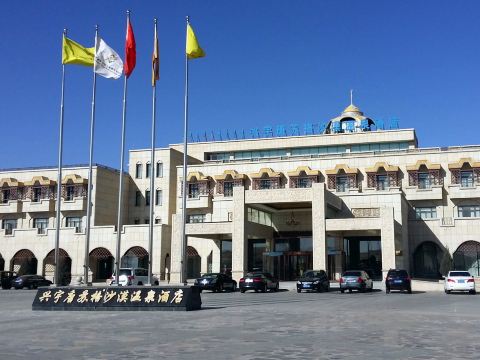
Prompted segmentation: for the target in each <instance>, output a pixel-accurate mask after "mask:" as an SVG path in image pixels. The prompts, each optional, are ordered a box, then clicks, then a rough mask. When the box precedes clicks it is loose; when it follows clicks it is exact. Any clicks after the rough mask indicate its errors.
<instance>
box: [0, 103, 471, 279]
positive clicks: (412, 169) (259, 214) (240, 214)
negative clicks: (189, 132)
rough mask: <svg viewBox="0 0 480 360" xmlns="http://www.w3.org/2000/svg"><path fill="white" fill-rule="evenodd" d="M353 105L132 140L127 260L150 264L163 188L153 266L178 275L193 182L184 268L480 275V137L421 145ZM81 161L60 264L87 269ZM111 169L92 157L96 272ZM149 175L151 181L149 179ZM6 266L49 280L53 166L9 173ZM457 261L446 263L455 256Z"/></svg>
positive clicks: (65, 209) (111, 243)
mask: <svg viewBox="0 0 480 360" xmlns="http://www.w3.org/2000/svg"><path fill="white" fill-rule="evenodd" d="M374 125H375V121H374V120H373V119H370V118H368V117H366V116H365V115H364V114H363V113H362V112H361V111H360V110H359V109H358V108H357V107H355V106H354V105H350V106H348V107H347V108H346V109H345V110H344V111H343V112H342V113H341V115H340V116H338V117H335V118H333V119H332V120H330V121H329V122H328V125H327V127H326V130H325V132H324V133H323V134H320V135H302V136H290V137H270V138H256V139H241V140H229V141H213V142H197V143H191V144H189V148H188V155H189V166H188V173H187V174H185V175H184V174H183V173H182V156H183V154H182V149H183V146H182V145H175V144H174V145H170V146H169V147H168V148H164V149H157V150H156V159H157V160H158V162H157V163H156V164H153V166H152V164H150V163H149V159H150V151H149V150H131V151H130V156H129V173H128V174H124V176H125V183H126V184H127V185H126V187H125V193H124V194H123V196H124V197H125V201H124V205H125V208H124V210H123V213H124V224H125V225H124V226H123V228H122V229H121V231H122V243H121V245H122V246H121V254H122V259H121V263H122V266H140V267H146V266H147V264H148V257H149V254H148V253H147V251H146V249H148V220H149V215H148V214H149V211H148V209H149V208H148V206H149V203H148V200H149V194H150V191H155V196H154V198H155V207H154V212H155V224H154V250H153V251H154V253H153V258H152V264H153V271H154V273H155V274H157V275H158V276H159V277H160V278H161V279H164V277H165V269H166V268H168V269H169V272H170V274H171V280H172V281H174V282H175V281H178V280H179V274H180V259H181V248H182V246H181V243H182V236H181V224H182V201H181V195H182V182H183V181H184V180H185V181H186V182H187V192H188V193H187V201H186V202H187V205H186V211H187V225H186V235H187V245H188V246H187V255H188V261H187V265H188V266H187V273H188V274H187V275H188V276H187V277H189V278H192V277H196V276H198V275H199V274H200V273H204V272H210V271H214V272H220V271H222V272H231V273H232V275H233V277H234V278H235V279H237V280H238V278H240V277H241V276H243V274H244V273H245V272H246V271H248V270H253V269H259V270H264V271H268V272H271V273H273V274H275V275H276V276H278V277H279V278H280V279H282V280H294V279H295V278H297V277H298V276H300V275H301V274H302V273H303V272H304V271H305V270H307V269H325V270H327V272H328V274H329V276H330V278H331V279H338V277H339V276H340V274H341V273H342V272H343V271H345V270H349V269H364V270H366V271H367V272H369V273H370V274H371V276H373V277H374V278H378V279H381V278H383V277H384V274H385V272H386V271H388V269H390V268H405V269H408V270H409V271H410V272H411V273H412V274H413V275H414V276H415V277H418V278H438V277H439V276H440V275H441V272H442V270H444V269H445V268H446V267H448V266H452V267H453V268H456V269H465V270H469V271H471V272H472V273H473V274H474V275H475V276H480V233H479V232H478V229H479V228H480V146H455V147H448V148H419V147H418V142H417V138H416V135H415V131H414V130H413V129H395V130H374V129H375V128H374ZM86 170H87V169H86V167H84V166H78V167H67V168H66V169H65V170H64V173H65V177H64V179H63V180H62V204H61V206H62V228H61V231H60V232H61V237H60V247H61V249H62V250H61V262H60V264H59V266H62V271H61V273H62V274H63V277H64V278H65V281H64V282H68V280H69V279H70V278H71V277H72V276H75V277H76V276H81V275H82V274H83V264H84V254H85V248H84V244H85V233H84V231H85V229H84V224H85V214H86V200H85V199H86V192H87V191H88V189H87V186H86V182H87V181H86V179H85V177H86V174H87V171H86ZM118 176H119V173H118V171H116V170H113V169H109V168H106V167H104V166H100V165H97V166H95V168H94V179H93V188H92V189H91V191H92V192H93V193H92V199H93V200H92V209H93V211H92V224H93V227H92V230H91V241H90V252H89V254H90V255H89V256H90V273H91V278H90V281H94V282H100V281H104V280H105V279H106V278H108V277H109V276H110V275H111V273H112V270H113V264H114V258H113V255H112V254H115V240H116V228H115V225H114V224H115V223H116V211H117V209H116V207H117V197H118ZM150 176H154V177H155V188H154V189H150ZM0 178H1V180H0V181H1V182H0V187H1V194H0V218H1V219H2V220H1V221H2V230H1V231H0V269H1V268H2V267H3V268H4V269H12V270H15V271H19V272H23V273H38V274H43V275H46V276H49V277H51V276H52V274H53V269H54V262H53V251H52V250H53V248H54V233H55V230H54V216H55V196H54V195H55V180H53V179H56V171H55V169H47V168H42V169H15V170H2V171H0ZM450 264H451V265H450Z"/></svg>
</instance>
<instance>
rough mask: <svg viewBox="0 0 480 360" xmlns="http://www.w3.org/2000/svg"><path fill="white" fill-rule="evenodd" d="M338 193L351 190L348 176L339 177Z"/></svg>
mask: <svg viewBox="0 0 480 360" xmlns="http://www.w3.org/2000/svg"><path fill="white" fill-rule="evenodd" d="M336 180H337V181H336V182H337V191H338V192H345V191H347V190H348V189H349V185H348V177H347V176H337V179H336Z"/></svg>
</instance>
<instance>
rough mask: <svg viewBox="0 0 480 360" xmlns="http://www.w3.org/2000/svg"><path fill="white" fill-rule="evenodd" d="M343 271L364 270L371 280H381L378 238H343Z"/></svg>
mask: <svg viewBox="0 0 480 360" xmlns="http://www.w3.org/2000/svg"><path fill="white" fill-rule="evenodd" d="M343 249H344V252H345V270H364V271H366V272H367V274H368V275H369V276H370V277H371V278H372V279H381V278H382V244H381V242H380V236H365V237H364V236H357V237H344V239H343Z"/></svg>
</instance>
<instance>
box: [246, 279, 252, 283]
mask: <svg viewBox="0 0 480 360" xmlns="http://www.w3.org/2000/svg"><path fill="white" fill-rule="evenodd" d="M245 282H248V283H251V282H253V280H252V279H246V280H245Z"/></svg>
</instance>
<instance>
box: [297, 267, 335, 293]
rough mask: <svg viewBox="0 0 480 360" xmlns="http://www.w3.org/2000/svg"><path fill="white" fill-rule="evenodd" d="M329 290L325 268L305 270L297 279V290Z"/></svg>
mask: <svg viewBox="0 0 480 360" xmlns="http://www.w3.org/2000/svg"><path fill="white" fill-rule="evenodd" d="M302 290H307V291H318V292H321V291H330V281H329V280H328V276H327V273H326V272H325V270H307V271H306V272H305V273H304V274H303V276H302V277H301V278H300V279H298V281H297V292H298V293H299V292H302Z"/></svg>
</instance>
